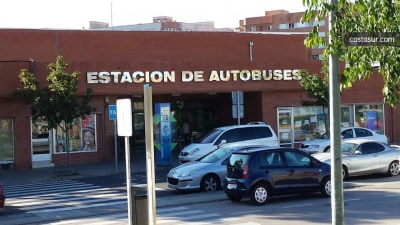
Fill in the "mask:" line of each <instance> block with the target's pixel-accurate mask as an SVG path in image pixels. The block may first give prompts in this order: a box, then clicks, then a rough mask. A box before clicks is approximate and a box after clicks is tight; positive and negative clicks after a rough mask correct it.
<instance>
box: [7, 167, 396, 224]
mask: <svg viewBox="0 0 400 225" xmlns="http://www.w3.org/2000/svg"><path fill="white" fill-rule="evenodd" d="M160 177H161V178H160V179H159V180H157V182H156V183H157V185H156V186H157V190H156V193H157V201H162V200H165V201H170V200H168V199H173V200H179V199H182V200H186V203H182V204H171V205H164V206H163V207H157V210H156V212H157V224H164V225H172V224H174V225H178V224H187V225H190V224H196V225H198V224H206V225H207V224H230V225H232V224H238V225H239V224H240V225H260V224H279V225H281V224H288V225H291V224H331V222H330V221H331V215H330V214H331V207H330V199H325V198H322V197H321V196H320V195H319V194H313V195H300V196H288V197H286V196H285V197H279V198H273V199H271V200H270V202H269V203H268V204H267V205H265V206H261V207H257V206H253V205H251V204H250V201H249V200H246V199H244V200H242V201H241V202H239V203H232V202H230V201H229V200H226V198H225V196H224V194H223V191H219V192H217V193H214V194H210V193H199V192H193V193H190V192H189V193H184V194H181V193H178V192H175V191H172V190H168V189H166V184H165V178H162V176H160ZM163 179H164V180H163ZM145 182H146V177H145V175H144V174H142V175H141V174H137V175H135V176H133V177H132V183H133V184H135V183H145ZM346 183H347V184H348V185H347V187H348V188H346V189H345V192H344V193H345V194H344V196H345V219H346V224H377V225H378V224H379V225H380V224H394V225H400V214H399V210H398V202H399V200H400V188H398V187H400V176H397V177H381V176H368V177H362V178H352V179H351V180H350V181H348V182H346ZM349 183H351V185H349ZM124 185H125V180H124V176H123V175H115V176H107V177H92V178H85V179H79V180H63V181H54V182H46V183H40V184H34V185H18V186H17V185H15V186H10V187H5V189H6V193H7V196H8V199H7V207H6V208H4V209H3V210H2V211H0V219H1V221H3V222H6V224H8V225H12V224H46V222H45V221H48V222H47V224H59V225H61V224H69V225H78V224H82V223H85V225H91V224H93V225H94V224H96V225H97V224H127V213H126V207H127V204H126V191H125V188H124V187H125V186H124ZM197 199H201V200H202V201H199V200H197ZM216 199H220V201H215V200H216ZM196 202H202V203H196ZM189 203H190V204H189ZM194 203H195V204H194ZM160 205H161V204H160ZM157 206H159V205H158V204H157ZM216 209H217V210H216ZM283 221H284V223H282V222H283Z"/></svg>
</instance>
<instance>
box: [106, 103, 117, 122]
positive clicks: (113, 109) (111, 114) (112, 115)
mask: <svg viewBox="0 0 400 225" xmlns="http://www.w3.org/2000/svg"><path fill="white" fill-rule="evenodd" d="M108 118H109V119H110V120H116V119H117V106H116V105H109V106H108Z"/></svg>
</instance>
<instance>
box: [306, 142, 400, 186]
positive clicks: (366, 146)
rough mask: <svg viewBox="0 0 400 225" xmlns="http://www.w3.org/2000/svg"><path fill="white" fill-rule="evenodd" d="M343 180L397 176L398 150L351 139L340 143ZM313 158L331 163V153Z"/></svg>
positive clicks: (315, 155)
mask: <svg viewBox="0 0 400 225" xmlns="http://www.w3.org/2000/svg"><path fill="white" fill-rule="evenodd" d="M341 148H342V154H343V155H342V164H343V167H342V168H343V170H342V174H343V178H344V179H346V178H348V177H349V176H357V175H365V174H387V175H389V176H396V175H398V174H399V172H400V170H399V161H400V149H398V148H395V147H392V146H389V145H387V144H385V143H381V142H377V141H371V140H365V139H353V140H345V141H343V142H342V145H341ZM313 156H314V157H315V158H317V159H319V160H320V161H322V162H325V163H328V164H330V163H331V153H329V152H327V153H318V154H313Z"/></svg>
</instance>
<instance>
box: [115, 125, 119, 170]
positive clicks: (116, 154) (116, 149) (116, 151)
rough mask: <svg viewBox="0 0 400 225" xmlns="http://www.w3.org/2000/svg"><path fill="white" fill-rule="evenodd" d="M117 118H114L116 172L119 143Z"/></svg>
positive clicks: (116, 168)
mask: <svg viewBox="0 0 400 225" xmlns="http://www.w3.org/2000/svg"><path fill="white" fill-rule="evenodd" d="M117 140H118V139H117V120H114V152H115V157H114V158H115V172H118V145H117Z"/></svg>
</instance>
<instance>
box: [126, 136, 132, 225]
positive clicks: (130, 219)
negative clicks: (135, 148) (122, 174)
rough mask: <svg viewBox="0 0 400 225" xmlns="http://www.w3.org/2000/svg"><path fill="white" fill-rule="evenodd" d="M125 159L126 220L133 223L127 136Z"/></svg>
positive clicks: (130, 223) (127, 140)
mask: <svg viewBox="0 0 400 225" xmlns="http://www.w3.org/2000/svg"><path fill="white" fill-rule="evenodd" d="M125 161H126V163H125V164H126V194H127V196H128V222H129V225H132V224H133V216H132V215H133V206H132V201H133V198H132V191H131V190H132V185H131V183H132V181H131V157H130V150H129V137H127V136H126V137H125Z"/></svg>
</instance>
